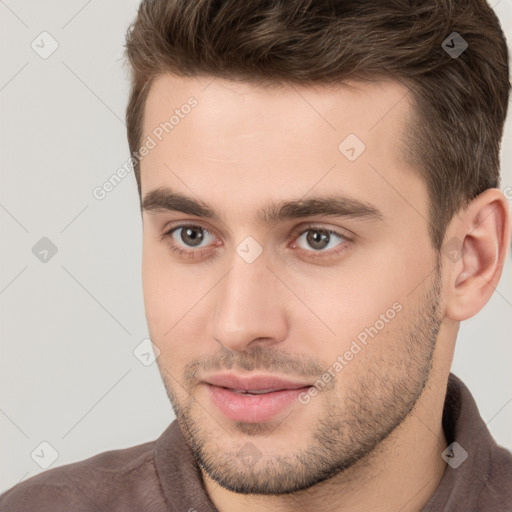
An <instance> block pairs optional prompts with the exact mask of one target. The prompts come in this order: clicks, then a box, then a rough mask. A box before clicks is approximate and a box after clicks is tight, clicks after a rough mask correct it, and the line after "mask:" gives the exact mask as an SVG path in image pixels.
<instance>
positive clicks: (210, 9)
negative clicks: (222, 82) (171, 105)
mask: <svg viewBox="0 0 512 512" xmlns="http://www.w3.org/2000/svg"><path fill="white" fill-rule="evenodd" d="M453 32H457V33H458V34H459V35H460V36H462V38H463V40H464V41H466V42H467V44H468V47H467V49H466V50H465V51H463V53H462V54H460V55H459V56H457V57H454V56H453V55H450V54H449V53H448V51H445V49H444V48H445V47H446V46H445V45H443V41H445V40H446V39H447V38H448V36H450V35H452V33H453ZM448 41H449V46H453V45H454V43H453V40H448ZM442 45H443V46H442ZM126 54H127V57H128V60H129V64H130V66H131V70H132V77H131V78H132V84H131V94H130V99H129V103H128V107H127V111H126V121H127V132H128V142H129V146H130V152H131V154H132V158H133V156H134V155H137V150H138V148H139V145H140V143H141V136H142V123H143V117H144V105H145V102H146V98H147V96H148V93H149V89H150V86H151V84H152V82H153V80H154V79H155V77H157V76H159V75H161V74H163V73H173V74H176V75H178V76H200V75H209V76H214V77H220V78H225V79H231V80H241V81H246V82H249V83H254V84H262V85H263V84H272V83H274V84H279V83H290V84H300V85H316V84H326V85H329V84H342V83H343V81H346V80H368V79H369V80H375V79H376V78H378V77H388V78H391V79H394V80H399V81H401V82H402V83H403V84H404V85H407V87H409V88H410V89H411V91H412V98H413V109H414V113H415V115H414V116H412V117H411V120H410V123H411V126H410V127H409V128H408V129H407V140H406V143H407V145H406V147H407V155H408V156H407V159H408V161H409V162H410V163H412V164H414V166H415V167H416V168H417V169H418V171H419V172H420V173H421V174H422V176H423V178H424V180H425V182H426V185H427V190H428V194H429V199H430V220H429V222H430V234H431V239H432V243H433V246H434V247H435V248H436V249H440V247H441V245H442V242H443V239H444V234H445V231H446V227H447V225H448V223H449V222H450V220H451V219H452V217H453V215H454V214H455V213H456V212H457V211H458V210H459V209H460V208H461V207H463V206H466V205H467V204H468V202H469V201H471V200H472V199H473V198H474V197H476V196H477V195H478V194H480V193H481V192H483V191H484V190H486V189H488V188H494V187H498V186H499V182H500V177H499V168H500V158H499V152H500V142H501V138H502V135H503V126H504V122H505V118H506V114H507V107H508V97H509V91H510V79H509V67H508V49H507V44H506V41H505V37H504V35H503V31H502V28H501V25H500V22H499V20H498V18H497V16H496V14H495V13H494V11H493V10H492V9H491V8H490V7H489V5H488V4H487V3H486V2H485V0H385V1H364V0H359V1H353V0H143V1H142V2H141V4H140V6H139V10H138V14H137V17H136V19H135V21H134V22H133V24H132V25H130V27H129V29H128V31H127V34H126ZM133 161H134V164H133V165H134V172H135V176H136V179H137V184H138V188H139V195H140V192H141V186H140V165H139V161H138V159H137V158H133Z"/></svg>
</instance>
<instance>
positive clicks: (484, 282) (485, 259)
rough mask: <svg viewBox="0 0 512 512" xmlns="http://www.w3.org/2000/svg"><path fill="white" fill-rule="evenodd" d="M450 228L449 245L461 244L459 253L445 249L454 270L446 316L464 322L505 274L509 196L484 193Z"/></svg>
mask: <svg viewBox="0 0 512 512" xmlns="http://www.w3.org/2000/svg"><path fill="white" fill-rule="evenodd" d="M450 231H451V233H452V236H451V237H450V242H449V244H451V245H452V246H453V245H454V244H455V245H457V246H458V252H457V251H454V250H453V249H452V250H451V252H449V253H448V252H447V251H446V250H445V251H444V253H445V255H446V254H451V257H450V258H447V261H446V264H447V266H448V268H449V269H450V270H449V277H448V283H447V286H448V290H447V303H446V316H447V317H449V318H451V319H452V320H456V321H462V320H466V319H468V318H470V317H472V316H473V315H475V314H476V313H478V312H479V311H480V310H481V309H482V308H483V307H484V306H485V304H486V303H487V302H488V300H489V299H490V297H491V295H492V294H493V292H494V290H495V288H496V286H497V284H498V281H499V279H500V277H501V273H502V269H503V264H504V260H505V257H506V254H507V248H508V245H509V241H510V213H509V207H508V202H507V200H506V198H505V197H504V196H503V194H502V193H501V191H499V190H498V189H488V190H486V191H485V192H482V194H480V195H479V196H477V197H476V198H475V199H474V200H473V201H471V203H470V204H469V205H468V207H467V208H466V209H465V210H464V212H462V213H461V214H460V215H459V216H458V217H457V220H456V224H455V225H454V226H450ZM453 233H455V234H454V235H453ZM454 241H455V242H454ZM447 245H448V244H445V246H444V247H446V246H447Z"/></svg>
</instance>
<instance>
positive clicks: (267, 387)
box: [205, 373, 312, 395]
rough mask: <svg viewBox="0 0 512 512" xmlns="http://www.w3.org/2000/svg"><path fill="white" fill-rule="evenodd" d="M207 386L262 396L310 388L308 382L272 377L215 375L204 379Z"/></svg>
mask: <svg viewBox="0 0 512 512" xmlns="http://www.w3.org/2000/svg"><path fill="white" fill-rule="evenodd" d="M205 382H206V383H207V384H211V385H213V386H219V387H222V388H227V389H230V390H232V391H234V392H236V393H251V394H255V395H256V394H262V393H271V392H273V391H281V390H284V389H300V388H304V387H308V386H311V385H312V384H310V383H309V382H292V381H288V380H285V379H281V378H280V377H277V376H274V375H250V376H245V377H244V376H238V375H234V374H228V373H225V374H217V375H212V376H211V377H208V378H207V379H205Z"/></svg>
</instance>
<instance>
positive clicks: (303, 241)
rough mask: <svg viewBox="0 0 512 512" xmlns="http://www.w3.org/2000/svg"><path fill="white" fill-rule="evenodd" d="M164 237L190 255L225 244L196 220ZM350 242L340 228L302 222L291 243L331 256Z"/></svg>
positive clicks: (316, 254) (312, 255) (320, 255)
mask: <svg viewBox="0 0 512 512" xmlns="http://www.w3.org/2000/svg"><path fill="white" fill-rule="evenodd" d="M162 239H166V240H167V241H168V246H169V248H170V250H171V251H172V252H174V253H176V254H178V255H179V256H180V257H185V258H190V259H194V258H200V257H202V256H204V255H205V254H206V253H207V252H209V251H210V250H211V246H212V245H221V242H215V236H214V235H213V234H212V233H210V231H208V230H207V229H206V228H204V227H202V226H196V225H193V224H182V225H179V226H175V227H173V228H171V229H170V230H168V231H167V232H165V233H164V234H163V235H162ZM349 242H350V240H349V239H348V238H347V237H346V236H344V235H342V234H341V233H338V232H337V231H333V230H331V229H327V228H323V227H320V226H307V228H306V229H304V226H302V229H301V230H300V231H298V236H297V238H295V241H294V242H293V243H292V244H291V247H292V248H296V247H298V248H299V250H300V252H301V253H302V254H303V255H304V256H305V257H307V258H311V259H314V258H328V257H330V256H333V255H337V254H339V253H340V252H342V251H343V250H345V249H346V248H347V244H348V243H349Z"/></svg>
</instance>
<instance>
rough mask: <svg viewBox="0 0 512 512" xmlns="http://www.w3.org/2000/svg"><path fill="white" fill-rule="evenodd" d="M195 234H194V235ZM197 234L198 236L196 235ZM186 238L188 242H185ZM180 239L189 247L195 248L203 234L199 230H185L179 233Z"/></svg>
mask: <svg viewBox="0 0 512 512" xmlns="http://www.w3.org/2000/svg"><path fill="white" fill-rule="evenodd" d="M194 233H196V234H194ZM197 233H199V234H197ZM187 238H188V240H187ZM181 239H182V240H183V241H184V242H185V243H186V244H187V245H191V246H196V245H199V244H200V243H201V241H202V240H203V234H202V232H201V231H200V229H199V228H186V229H185V230H182V231H181Z"/></svg>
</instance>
